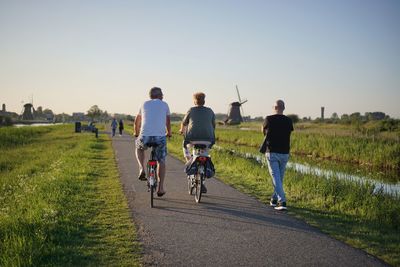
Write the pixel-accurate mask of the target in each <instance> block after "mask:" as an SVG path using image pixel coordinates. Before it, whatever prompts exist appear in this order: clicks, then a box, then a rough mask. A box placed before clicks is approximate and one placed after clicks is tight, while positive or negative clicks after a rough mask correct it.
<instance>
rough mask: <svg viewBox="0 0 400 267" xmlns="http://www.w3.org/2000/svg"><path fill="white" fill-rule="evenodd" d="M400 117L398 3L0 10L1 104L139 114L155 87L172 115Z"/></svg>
mask: <svg viewBox="0 0 400 267" xmlns="http://www.w3.org/2000/svg"><path fill="white" fill-rule="evenodd" d="M236 84H237V85H238V86H239V90H240V93H241V96H242V98H246V99H248V103H246V104H245V105H244V112H245V115H251V116H265V115H267V114H269V113H270V112H271V106H272V103H273V102H274V100H276V99H278V98H281V99H283V100H284V101H285V102H286V113H288V114H289V113H291V114H293V113H294V114H298V115H299V116H300V117H304V116H307V117H308V116H311V117H312V118H316V117H318V116H319V115H320V107H321V106H325V116H326V117H330V116H331V114H332V113H333V112H337V113H338V114H339V115H341V114H343V113H347V114H350V113H352V112H361V113H362V114H363V113H364V112H370V111H371V112H372V111H382V112H385V113H387V114H389V115H390V116H391V117H396V118H400V105H399V101H400V1H398V0H393V1H389V0H320V1H318V0H310V1H306V0H292V1H289V0H287V1H286V0H285V1H278V0H277V1H269V0H260V1H256V0H202V1H194V0H193V1H191V0H179V1H174V0H168V1H167V0H160V1H152V0H143V1H134V0H126V1H120V0H108V1H101V0H65V1H64V0H56V1H55V0H35V1H31V0H26V1H21V0H0V104H1V103H6V104H7V110H11V111H15V112H20V111H21V110H22V104H21V102H22V101H24V102H29V101H30V99H31V95H33V100H34V105H35V106H39V105H40V106H43V107H44V108H51V109H52V110H53V111H54V112H56V113H61V112H66V113H72V112H86V111H87V110H88V109H89V108H90V107H91V106H92V105H94V104H97V105H98V106H99V107H100V108H101V109H103V110H107V111H108V112H110V113H114V112H116V113H126V114H132V115H135V114H136V113H137V111H138V108H139V105H140V104H141V102H143V101H144V100H146V99H147V98H148V91H149V89H150V88H151V87H153V86H159V87H161V88H162V89H163V91H164V96H165V98H164V99H165V101H167V102H168V104H169V106H170V109H171V111H172V112H180V113H184V112H186V111H187V109H188V108H189V107H190V106H192V98H191V96H192V94H193V93H194V92H196V91H203V92H204V93H206V95H207V97H206V105H207V106H210V107H211V108H213V109H214V111H215V112H221V113H225V112H226V111H227V109H228V105H229V103H230V102H232V101H236V100H237V96H236V91H235V85H236Z"/></svg>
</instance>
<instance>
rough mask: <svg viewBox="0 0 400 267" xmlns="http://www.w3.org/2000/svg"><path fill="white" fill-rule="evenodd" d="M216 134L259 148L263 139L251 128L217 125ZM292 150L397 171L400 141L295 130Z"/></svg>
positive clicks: (235, 142) (231, 141) (222, 138)
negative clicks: (220, 126)
mask: <svg viewBox="0 0 400 267" xmlns="http://www.w3.org/2000/svg"><path fill="white" fill-rule="evenodd" d="M216 137H217V140H218V141H223V142H230V143H234V144H239V145H246V146H251V147H258V146H259V145H260V144H261V143H262V140H263V137H262V134H261V131H260V130H253V129H251V130H245V131H244V130H239V129H237V128H233V129H232V128H231V129H230V128H219V129H217V133H216ZM291 153H292V154H295V155H307V156H311V157H314V158H322V159H329V160H335V161H338V162H352V163H355V164H360V165H369V166H375V167H379V168H383V169H393V170H400V143H399V142H398V141H396V140H394V139H385V138H379V139H371V138H368V137H365V136H353V137H352V136H334V135H330V134H321V133H315V132H310V131H307V132H302V131H296V130H295V131H294V132H293V134H292V138H291Z"/></svg>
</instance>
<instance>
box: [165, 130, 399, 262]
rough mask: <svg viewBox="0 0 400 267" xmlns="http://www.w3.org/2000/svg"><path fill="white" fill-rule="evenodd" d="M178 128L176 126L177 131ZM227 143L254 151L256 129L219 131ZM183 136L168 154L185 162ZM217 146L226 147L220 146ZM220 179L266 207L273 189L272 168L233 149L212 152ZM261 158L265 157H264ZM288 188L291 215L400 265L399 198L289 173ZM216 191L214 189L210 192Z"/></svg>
mask: <svg viewBox="0 0 400 267" xmlns="http://www.w3.org/2000/svg"><path fill="white" fill-rule="evenodd" d="M176 131H177V127H176V126H175V127H174V132H176ZM217 136H219V137H220V139H219V140H221V137H223V139H224V140H227V141H228V143H229V144H228V146H227V148H229V149H235V150H237V151H241V152H245V151H246V146H237V145H236V148H235V144H248V145H250V146H248V148H249V149H248V151H249V153H254V150H255V147H251V144H255V141H254V140H255V138H257V137H256V136H255V133H253V132H252V131H238V130H236V131H234V130H232V131H231V130H225V129H224V130H221V129H218V130H217ZM181 140H182V137H179V136H174V137H173V138H171V140H170V142H169V144H168V149H169V152H170V153H172V154H173V155H175V156H177V157H178V158H182V152H181V149H180V147H181ZM217 145H219V146H222V147H224V146H226V144H223V143H221V142H220V143H217ZM211 155H212V160H213V162H214V164H215V167H216V176H217V177H218V179H221V180H222V181H224V182H225V183H227V184H230V185H232V186H234V187H235V188H237V189H239V190H241V191H242V192H245V193H247V194H250V195H253V196H255V197H257V198H258V199H260V201H262V202H264V203H266V204H267V203H268V202H269V199H270V196H271V194H272V191H273V188H272V184H271V178H270V176H269V173H268V170H267V169H266V168H265V167H262V166H261V165H260V164H259V163H257V162H256V161H255V160H251V159H246V158H243V157H239V156H237V155H236V154H234V153H230V152H229V150H224V149H222V150H217V149H214V150H212V152H211ZM260 155H261V154H260ZM284 186H285V190H286V194H287V200H288V206H289V212H290V213H291V214H293V215H294V216H297V217H299V218H301V219H303V220H305V221H307V222H308V223H310V224H312V225H314V226H316V227H318V228H320V229H321V230H322V231H324V232H326V233H328V234H330V235H332V236H334V237H336V238H338V239H340V240H343V241H345V242H347V243H349V244H351V245H353V246H355V247H358V248H361V249H364V250H365V251H367V252H369V253H371V254H373V255H375V256H377V257H379V258H381V259H383V260H384V261H386V262H388V263H389V264H392V265H394V266H400V253H399V251H400V235H399V232H400V199H399V197H400V196H397V197H391V196H388V195H386V194H383V193H382V192H378V193H374V187H373V186H372V185H371V184H364V183H363V184H361V183H357V182H353V181H347V180H340V179H338V178H324V177H319V176H316V175H312V174H302V173H299V172H296V171H294V170H290V169H288V170H287V173H286V176H285V181H284ZM209 190H212V189H209Z"/></svg>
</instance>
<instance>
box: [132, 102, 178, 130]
mask: <svg viewBox="0 0 400 267" xmlns="http://www.w3.org/2000/svg"><path fill="white" fill-rule="evenodd" d="M138 114H139V115H141V116H142V127H141V129H140V135H142V136H165V134H166V130H165V127H166V126H165V125H166V124H165V123H166V119H167V116H169V115H170V112H169V107H168V104H167V103H165V102H164V101H162V100H160V99H151V100H148V101H146V102H144V103H143V105H142V106H141V107H140V109H139V113H138Z"/></svg>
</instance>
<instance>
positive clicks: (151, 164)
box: [147, 143, 158, 208]
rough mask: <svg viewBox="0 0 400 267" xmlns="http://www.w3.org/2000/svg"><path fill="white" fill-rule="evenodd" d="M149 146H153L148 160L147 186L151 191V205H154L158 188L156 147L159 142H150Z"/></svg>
mask: <svg viewBox="0 0 400 267" xmlns="http://www.w3.org/2000/svg"><path fill="white" fill-rule="evenodd" d="M147 146H148V147H151V152H150V158H149V160H148V161H147V187H148V192H150V206H151V207H152V208H153V207H154V192H155V191H156V190H157V182H158V179H157V165H158V163H157V160H156V148H157V146H158V144H156V143H148V144H147Z"/></svg>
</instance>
